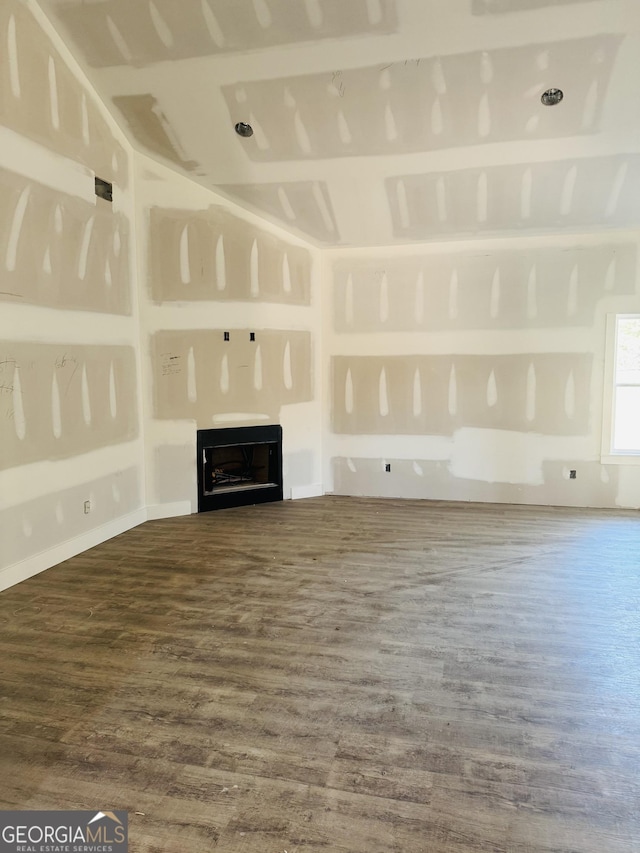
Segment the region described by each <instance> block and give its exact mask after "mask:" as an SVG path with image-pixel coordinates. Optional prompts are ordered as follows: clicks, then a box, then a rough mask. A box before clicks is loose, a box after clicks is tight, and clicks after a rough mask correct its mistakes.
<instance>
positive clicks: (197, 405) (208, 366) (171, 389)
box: [152, 329, 313, 429]
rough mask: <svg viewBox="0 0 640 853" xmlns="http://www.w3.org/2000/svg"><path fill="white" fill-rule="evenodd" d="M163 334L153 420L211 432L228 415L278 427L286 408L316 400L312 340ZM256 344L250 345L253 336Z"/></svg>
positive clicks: (155, 351) (156, 360)
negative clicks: (193, 424) (182, 422)
mask: <svg viewBox="0 0 640 853" xmlns="http://www.w3.org/2000/svg"><path fill="white" fill-rule="evenodd" d="M226 334H227V335H228V338H229V340H225V332H224V331H223V330H222V329H206V330H204V329H188V330H184V331H175V330H174V331H168V330H165V331H162V332H158V333H157V334H155V335H154V336H153V339H152V364H153V392H154V400H155V405H154V415H155V417H157V418H161V419H164V420H179V419H181V418H187V419H189V420H194V421H195V422H196V425H197V427H198V429H209V428H210V427H211V425H212V424H213V423H215V422H216V419H217V418H218V417H220V416H223V415H225V414H233V413H236V412H242V413H245V417H249V418H250V417H251V415H253V416H255V417H256V418H258V419H265V420H269V421H270V422H271V423H279V421H280V410H281V408H282V406H284V405H286V404H292V403H304V402H308V401H309V400H311V399H313V389H312V384H313V377H312V372H311V335H310V334H309V333H308V332H293V331H291V332H283V331H277V330H273V329H262V330H260V331H259V332H253V333H252V332H251V331H250V330H249V329H234V330H233V332H227V333H226ZM252 334H253V335H254V337H255V340H251V335H252Z"/></svg>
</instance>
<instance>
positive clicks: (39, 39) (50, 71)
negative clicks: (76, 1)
mask: <svg viewBox="0 0 640 853" xmlns="http://www.w3.org/2000/svg"><path fill="white" fill-rule="evenodd" d="M32 6H33V4H30V3H21V2H19V0H5V2H3V3H2V6H1V7H0V44H2V45H3V49H2V51H0V122H1V123H2V124H4V125H5V127H8V128H11V129H12V130H14V131H16V132H17V133H20V134H22V135H23V136H26V137H27V138H29V139H32V140H34V141H36V142H38V143H41V144H42V145H44V146H45V147H47V148H50V149H52V150H54V151H56V152H57V153H59V154H62V155H64V156H65V157H68V158H70V159H71V160H74V161H76V162H78V163H83V164H84V165H85V166H87V167H88V168H89V169H91V170H92V171H93V172H95V173H97V174H98V175H99V176H100V177H102V178H104V179H105V180H109V181H113V182H115V183H117V184H118V186H120V187H125V186H126V184H127V181H128V165H127V155H126V152H125V148H124V146H123V145H122V143H121V142H120V140H119V139H118V138H117V137H116V136H114V133H113V131H112V129H111V127H110V126H109V121H108V119H106V117H105V116H104V115H103V113H102V110H101V109H100V107H99V106H98V100H97V98H96V97H95V96H94V95H93V93H92V92H91V91H90V90H89V89H88V87H87V85H86V84H85V83H84V81H81V80H80V79H79V78H78V75H77V73H75V72H74V70H72V69H71V68H70V67H69V65H68V64H67V63H66V62H65V61H64V60H63V59H62V56H61V52H60V49H59V47H58V45H57V44H56V43H55V42H56V41H57V40H56V39H55V36H54V38H53V39H52V38H51V36H50V34H49V33H47V32H45V31H44V30H43V29H42V27H41V26H40V23H39V21H38V20H37V19H36V18H35V17H34V15H33V13H32V11H31V7H32Z"/></svg>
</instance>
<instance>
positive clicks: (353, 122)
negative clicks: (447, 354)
mask: <svg viewBox="0 0 640 853" xmlns="http://www.w3.org/2000/svg"><path fill="white" fill-rule="evenodd" d="M40 3H41V5H42V7H43V8H44V10H45V11H46V12H47V14H48V15H49V16H50V18H51V20H52V21H53V23H54V25H55V26H56V27H57V28H58V29H59V30H60V31H61V32H62V33H63V35H64V37H65V39H66V41H67V42H68V43H69V45H70V47H71V48H72V50H73V51H74V53H75V54H76V56H77V57H78V58H79V59H80V60H81V62H83V64H84V66H85V69H86V70H87V73H88V74H89V76H90V78H91V80H92V82H93V83H94V85H95V86H96V88H97V89H98V91H99V92H100V93H101V95H102V96H103V98H104V99H105V101H106V102H107V103H108V104H109V105H111V107H112V108H113V112H114V115H115V116H116V117H117V119H118V120H119V121H120V123H121V124H122V126H123V128H124V129H125V130H126V131H127V133H128V135H129V137H130V139H131V140H132V142H133V143H134V144H135V145H136V146H137V147H138V148H139V149H140V150H143V151H145V152H146V153H149V154H151V156H153V157H155V158H157V159H158V160H160V161H162V162H164V163H166V164H167V165H170V166H171V167H172V168H175V169H176V170H178V171H180V172H182V173H184V174H186V175H189V176H190V177H191V178H192V179H194V180H196V181H198V182H199V183H201V184H202V185H204V186H206V187H208V188H210V189H214V190H218V191H220V192H221V193H222V194H223V195H225V196H226V197H228V198H231V199H233V200H236V201H237V202H239V203H240V204H241V205H243V206H245V207H248V208H249V209H252V210H254V211H255V212H258V213H260V214H261V215H263V216H265V217H266V218H268V219H270V220H272V221H276V222H278V223H279V224H281V225H282V226H284V227H285V228H288V229H290V230H291V231H292V232H294V233H296V234H298V235H301V236H304V237H306V238H307V239H309V240H311V241H313V242H315V243H318V244H320V245H363V246H375V245H391V244H393V243H406V242H414V241H425V240H436V239H437V240H449V239H455V238H458V237H460V236H462V235H466V236H468V235H485V234H492V235H509V234H514V233H522V232H523V231H524V232H529V233H547V232H554V231H558V232H566V231H567V230H575V229H577V228H585V229H607V228H618V227H626V228H628V227H635V226H637V225H638V224H640V209H639V205H638V203H637V202H636V199H637V198H640V192H638V190H639V189H640V188H639V187H638V179H639V177H638V167H637V157H638V155H640V107H639V106H638V105H639V104H640V97H639V94H640V93H639V92H638V88H639V87H640V82H639V81H640V4H638V3H637V0H585V2H578V0H560V2H547V0H447V2H446V3H445V2H443V0H349V2H339V0H233V2H232V0H185V2H181V3H180V4H176V3H175V2H174V0H135V2H132V0H101V2H97V3H96V2H94V3H87V2H80V0H40ZM552 86H558V87H560V88H562V89H563V90H564V93H565V97H564V100H563V101H562V102H561V103H560V104H559V105H558V106H556V107H553V108H549V107H545V106H543V105H542V103H541V101H540V97H541V94H542V93H543V92H544V91H545V89H547V88H549V87H552ZM238 121H245V122H250V123H251V125H252V126H253V129H254V134H253V136H252V137H251V138H249V139H241V138H240V137H239V136H237V135H236V134H235V133H234V131H233V127H234V124H235V123H236V122H238Z"/></svg>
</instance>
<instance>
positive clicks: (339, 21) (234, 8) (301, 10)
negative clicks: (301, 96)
mask: <svg viewBox="0 0 640 853" xmlns="http://www.w3.org/2000/svg"><path fill="white" fill-rule="evenodd" d="M52 5H53V6H55V8H56V11H57V13H58V14H59V16H60V19H61V20H62V21H63V22H64V24H65V26H66V28H67V30H68V32H69V33H71V35H72V36H73V37H74V39H75V40H76V41H77V43H78V44H80V45H82V46H83V52H84V57H85V60H86V61H87V63H88V64H89V65H95V66H105V65H107V66H108V65H133V66H140V65H145V64H149V63H154V62H163V61H167V60H177V59H188V58H190V57H195V56H208V55H211V54H218V53H227V52H232V51H246V50H256V49H264V48H267V47H273V46H276V45H285V44H294V43H296V42H302V41H315V40H317V39H330V38H345V37H347V36H354V35H356V36H357V35H363V34H365V33H366V34H369V33H380V34H383V33H389V32H392V30H393V29H394V27H395V24H396V13H395V7H396V3H395V0H349V2H348V3H344V2H342V0H300V2H298V3H290V2H288V0H269V2H268V3H267V2H265V0H215V2H211V0H181V2H180V4H176V3H175V2H174V0H153V2H149V3H132V2H130V0H102V2H100V3H85V2H74V0H52ZM105 34H106V35H107V38H105Z"/></svg>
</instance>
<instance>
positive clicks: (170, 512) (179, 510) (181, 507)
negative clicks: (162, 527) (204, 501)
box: [147, 501, 192, 521]
mask: <svg viewBox="0 0 640 853" xmlns="http://www.w3.org/2000/svg"><path fill="white" fill-rule="evenodd" d="M191 511H192V510H191V501H176V502H175V503H172V504H153V505H152V506H148V507H147V519H148V520H149V521H157V520H158V519H160V518H176V517H177V516H179V515H191Z"/></svg>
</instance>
